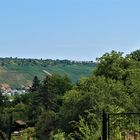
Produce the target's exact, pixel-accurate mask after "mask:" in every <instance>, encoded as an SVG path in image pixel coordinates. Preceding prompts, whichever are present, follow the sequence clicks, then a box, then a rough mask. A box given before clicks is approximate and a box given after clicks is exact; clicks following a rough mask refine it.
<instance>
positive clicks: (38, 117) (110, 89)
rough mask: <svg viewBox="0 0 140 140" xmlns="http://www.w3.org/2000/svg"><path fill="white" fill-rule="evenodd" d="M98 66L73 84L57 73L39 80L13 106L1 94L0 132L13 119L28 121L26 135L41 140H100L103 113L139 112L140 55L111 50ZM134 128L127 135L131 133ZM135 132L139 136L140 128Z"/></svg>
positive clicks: (136, 125) (137, 52) (139, 52)
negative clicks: (90, 73) (124, 54)
mask: <svg viewBox="0 0 140 140" xmlns="http://www.w3.org/2000/svg"><path fill="white" fill-rule="evenodd" d="M97 63H98V65H97V68H96V69H94V70H93V74H92V75H91V76H89V77H82V78H81V79H80V80H79V81H78V82H77V83H75V84H72V83H71V82H70V80H69V78H68V77H67V76H60V75H56V74H54V75H52V76H46V77H45V78H44V80H43V81H40V80H39V78H38V77H37V76H35V77H34V79H33V84H32V88H31V89H30V91H29V92H28V93H26V94H22V95H15V96H14V100H13V101H12V102H10V101H9V100H8V98H7V97H6V96H3V95H2V94H0V124H1V125H0V130H1V131H2V132H4V133H5V134H6V133H7V130H8V127H9V117H10V116H11V115H12V116H13V122H14V121H16V120H23V121H24V122H26V123H27V126H28V128H29V131H28V136H29V137H34V138H36V139H37V140H47V139H49V140H99V138H100V137H101V135H102V111H103V109H105V110H106V112H107V113H123V112H140V50H136V51H134V52H132V53H131V54H129V55H126V56H123V53H121V52H115V51H112V52H111V53H106V54H104V55H103V56H102V57H101V58H98V59H97ZM126 123H127V122H126V121H123V123H122V125H124V126H128V125H127V124H126ZM131 128H132V126H129V128H125V132H126V133H128V134H129V131H130V130H131ZM133 129H135V130H134V131H136V132H137V131H138V130H140V125H139V124H135V126H133ZM115 130H116V131H117V129H115ZM120 133H121V132H120V131H119V132H117V135H120ZM118 140H119V138H118Z"/></svg>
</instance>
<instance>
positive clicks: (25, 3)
mask: <svg viewBox="0 0 140 140" xmlns="http://www.w3.org/2000/svg"><path fill="white" fill-rule="evenodd" d="M139 6H140V1H139V0H1V1H0V56H1V57H10V56H12V57H27V58H51V59H71V60H95V58H96V57H100V56H102V54H104V53H105V52H110V51H111V50H116V51H122V52H124V53H125V54H127V53H130V52H131V51H134V50H136V49H139V48H140V8H139Z"/></svg>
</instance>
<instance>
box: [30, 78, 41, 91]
mask: <svg viewBox="0 0 140 140" xmlns="http://www.w3.org/2000/svg"><path fill="white" fill-rule="evenodd" d="M39 87H40V80H39V79H38V77H37V76H35V77H34V79H33V84H32V87H31V91H32V92H33V91H37V90H39Z"/></svg>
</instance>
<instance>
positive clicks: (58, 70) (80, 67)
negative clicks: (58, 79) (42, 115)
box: [0, 57, 96, 88]
mask: <svg viewBox="0 0 140 140" xmlns="http://www.w3.org/2000/svg"><path fill="white" fill-rule="evenodd" d="M95 67H96V63H95V62H93V61H71V60H59V59H56V60H52V59H30V58H29V59H25V58H12V57H10V58H0V84H8V85H9V86H10V87H13V88H15V87H16V88H20V87H23V86H28V85H31V84H32V80H33V78H34V76H38V78H39V79H40V80H42V79H44V78H45V76H46V74H48V75H52V74H60V75H68V77H69V78H70V80H71V81H72V82H76V81H77V80H78V79H79V78H80V77H81V76H89V75H90V74H92V71H93V69H94V68H95Z"/></svg>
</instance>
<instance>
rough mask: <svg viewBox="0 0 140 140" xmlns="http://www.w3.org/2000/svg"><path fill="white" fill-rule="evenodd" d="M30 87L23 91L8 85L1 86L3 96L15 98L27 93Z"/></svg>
mask: <svg viewBox="0 0 140 140" xmlns="http://www.w3.org/2000/svg"><path fill="white" fill-rule="evenodd" d="M29 89H30V87H22V88H21V89H12V88H11V87H10V86H9V85H8V84H6V83H5V84H1V92H2V94H3V95H8V96H13V95H16V94H18V95H20V94H24V93H27V92H28V91H29Z"/></svg>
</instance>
